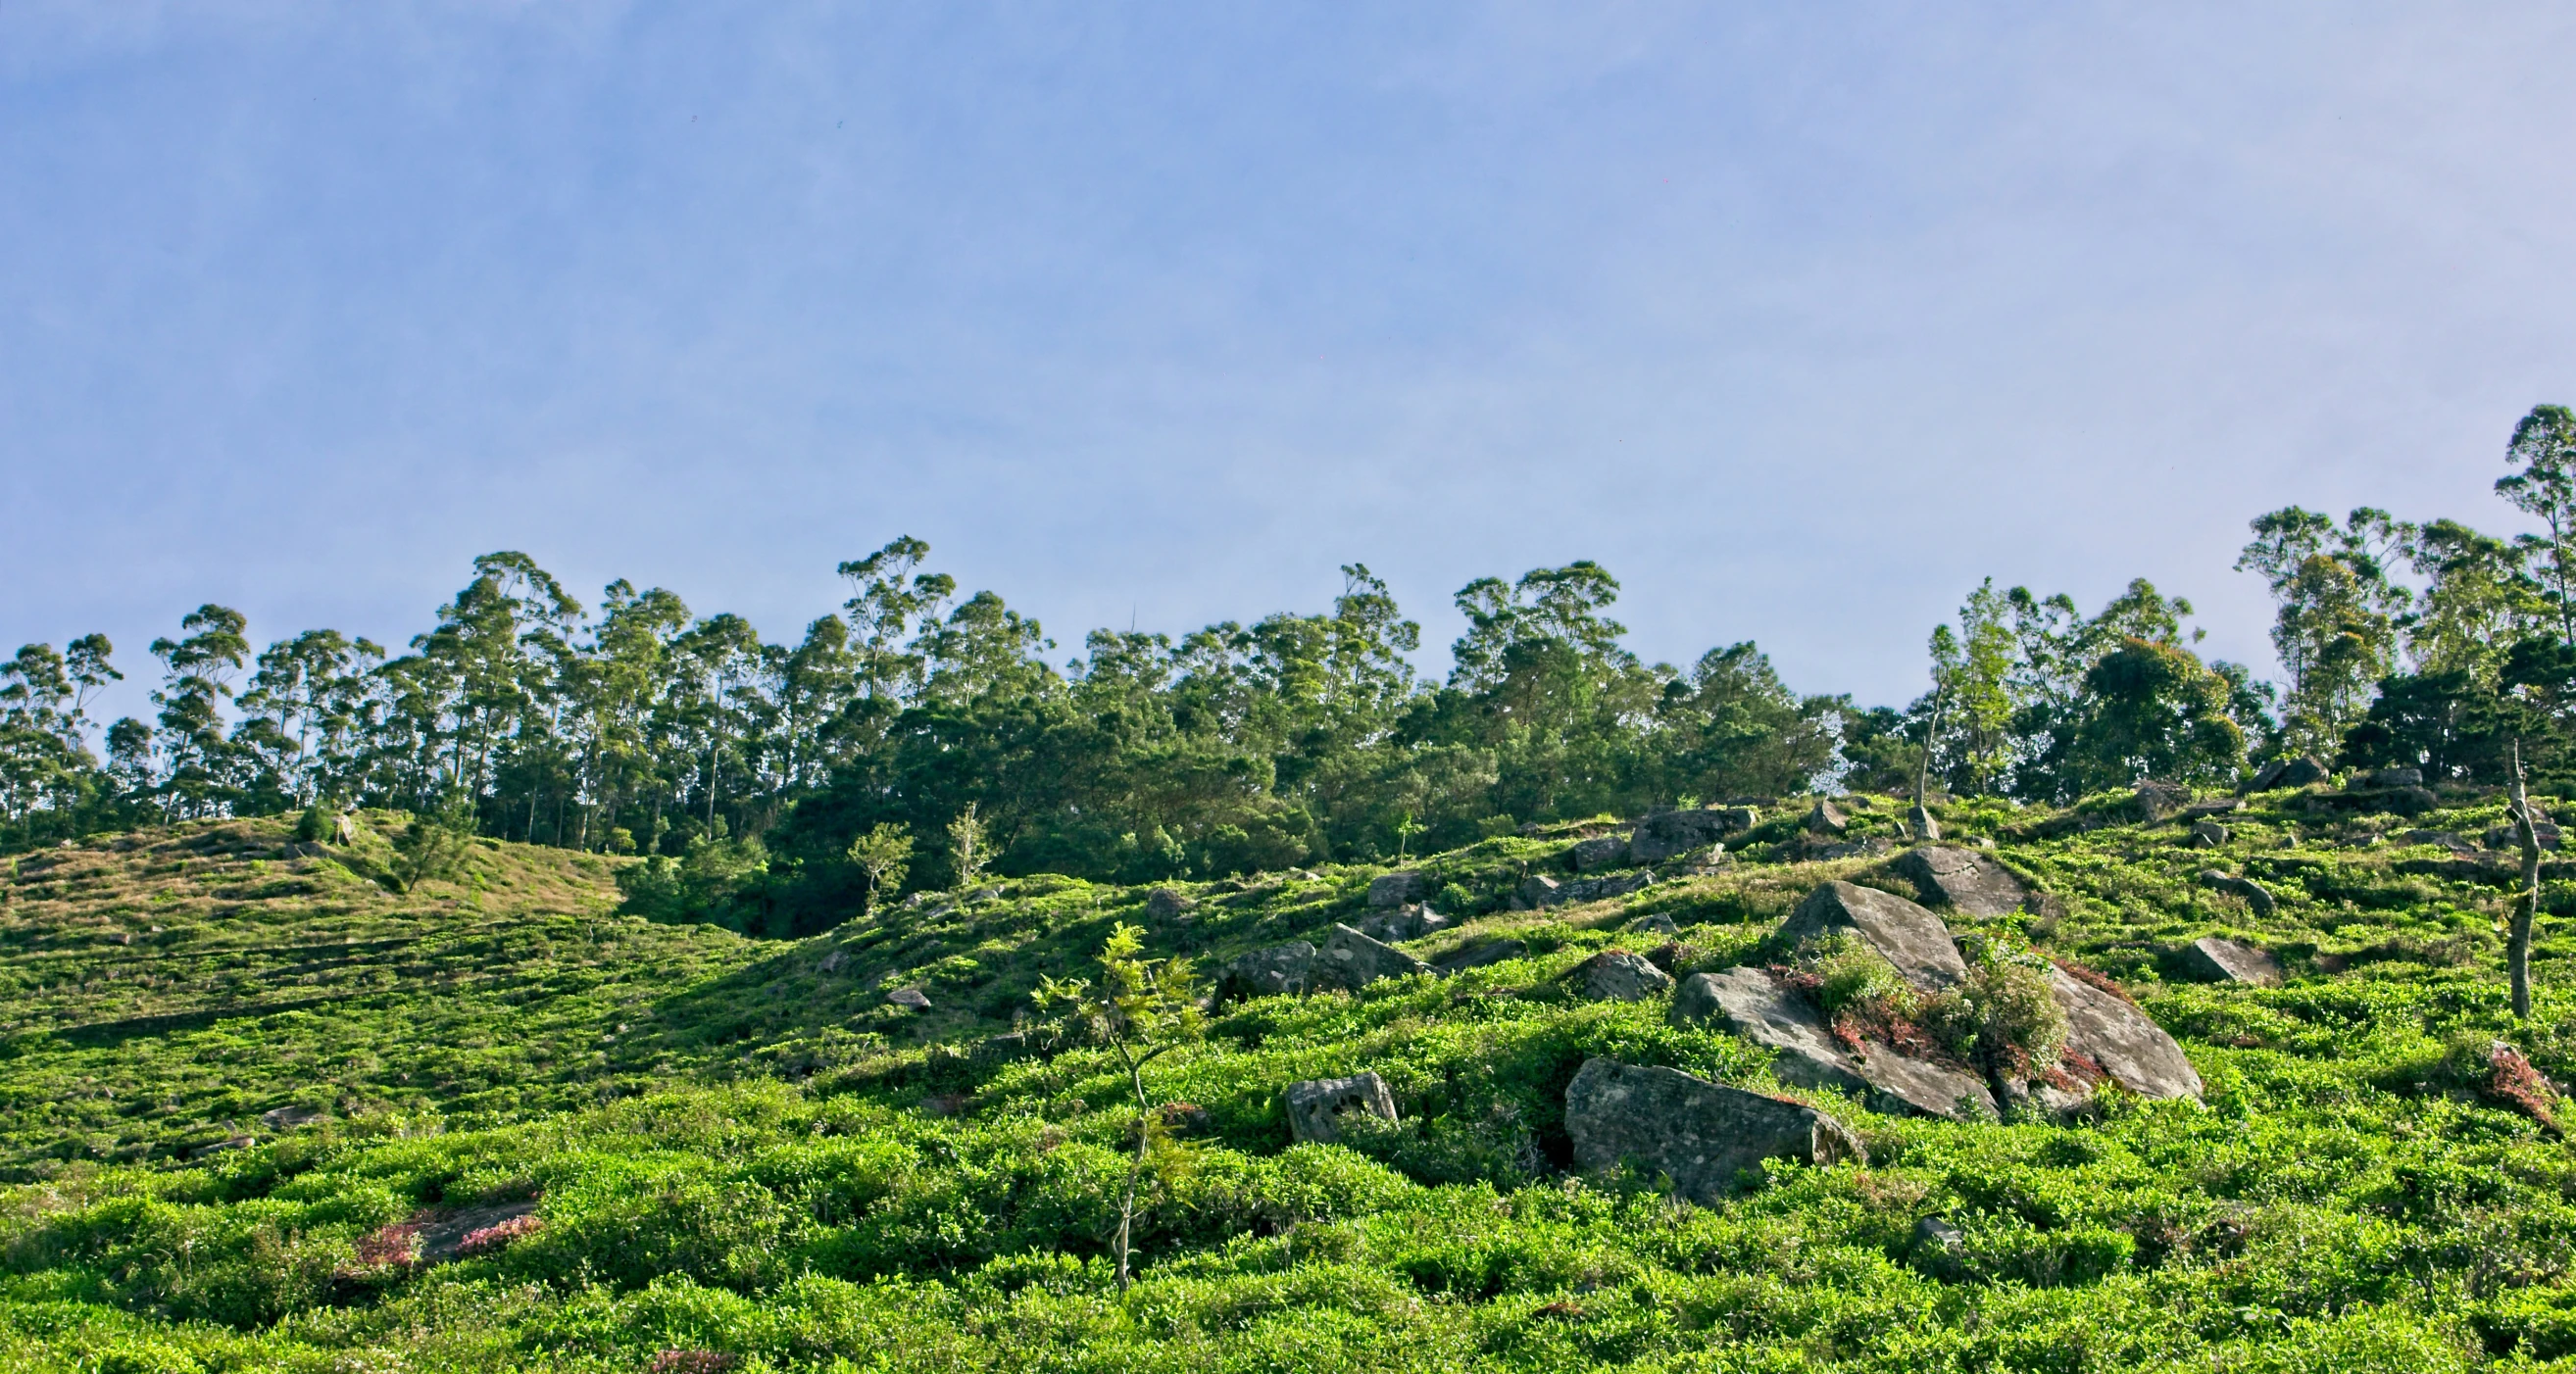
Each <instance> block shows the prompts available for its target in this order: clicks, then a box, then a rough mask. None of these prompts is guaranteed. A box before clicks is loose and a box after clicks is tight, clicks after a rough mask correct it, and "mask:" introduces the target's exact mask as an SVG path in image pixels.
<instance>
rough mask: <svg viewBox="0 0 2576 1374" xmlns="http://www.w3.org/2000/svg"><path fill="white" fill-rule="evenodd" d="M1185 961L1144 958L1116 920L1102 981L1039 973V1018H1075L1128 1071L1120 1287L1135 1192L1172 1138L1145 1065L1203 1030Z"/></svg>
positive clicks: (1140, 935) (1127, 928)
mask: <svg viewBox="0 0 2576 1374" xmlns="http://www.w3.org/2000/svg"><path fill="white" fill-rule="evenodd" d="M1190 977H1191V975H1190V965H1189V961H1188V960H1187V959H1177V958H1176V959H1148V958H1146V957H1145V932H1144V931H1143V930H1142V929H1140V928H1138V927H1136V926H1131V925H1128V924H1126V923H1125V922H1123V921H1122V922H1120V923H1119V924H1118V925H1117V926H1116V927H1115V928H1114V929H1112V930H1111V931H1110V933H1109V940H1108V942H1107V943H1106V944H1105V945H1103V946H1102V947H1101V951H1100V982H1099V983H1098V984H1097V985H1096V986H1095V985H1094V984H1093V983H1091V982H1090V981H1089V980H1088V979H1082V978H1072V979H1066V980H1064V981H1061V982H1059V981H1057V980H1055V979H1053V978H1043V979H1041V980H1040V982H1039V984H1038V990H1037V993H1036V996H1035V999H1034V1000H1035V1001H1036V1002H1037V1005H1038V1010H1039V1011H1040V1012H1041V1013H1042V1014H1045V1015H1051V1016H1057V1017H1061V1018H1062V1019H1064V1020H1066V1021H1070V1022H1076V1023H1079V1024H1080V1025H1081V1026H1083V1027H1084V1028H1085V1029H1086V1030H1088V1031H1089V1032H1090V1034H1091V1037H1092V1038H1093V1039H1094V1040H1097V1041H1099V1042H1100V1043H1102V1044H1104V1045H1106V1046H1108V1047H1109V1051H1110V1053H1111V1054H1113V1055H1115V1056H1116V1057H1117V1060H1118V1063H1119V1066H1120V1067H1121V1068H1123V1069H1125V1070H1126V1071H1127V1083H1128V1087H1129V1088H1130V1089H1131V1090H1132V1091H1133V1092H1134V1094H1135V1097H1136V1148H1135V1153H1134V1154H1133V1155H1132V1156H1131V1157H1130V1158H1129V1160H1128V1164H1127V1184H1126V1187H1124V1188H1123V1189H1121V1190H1120V1192H1119V1195H1118V1234H1117V1237H1116V1238H1115V1240H1114V1241H1113V1242H1112V1245H1111V1249H1112V1252H1113V1253H1114V1254H1115V1255H1116V1256H1117V1260H1118V1291H1120V1292H1122V1293H1123V1292H1125V1291H1127V1284H1128V1246H1129V1240H1130V1238H1131V1236H1132V1235H1133V1234H1134V1230H1135V1223H1136V1190H1137V1188H1138V1186H1139V1185H1140V1184H1141V1183H1142V1182H1143V1180H1144V1178H1145V1173H1146V1166H1147V1164H1148V1163H1149V1162H1150V1161H1151V1159H1152V1157H1153V1154H1154V1152H1155V1151H1156V1150H1157V1149H1163V1150H1169V1149H1170V1148H1171V1140H1170V1137H1169V1135H1168V1134H1167V1133H1166V1131H1165V1127H1164V1125H1163V1121H1162V1116H1161V1114H1160V1113H1159V1112H1158V1111H1156V1109H1155V1103H1154V1100H1153V1098H1152V1096H1151V1095H1149V1094H1148V1093H1147V1092H1146V1091H1145V1066H1146V1065H1148V1064H1151V1063H1153V1062H1154V1061H1155V1060H1157V1059H1159V1058H1161V1057H1163V1056H1164V1055H1165V1054H1168V1053H1170V1052H1171V1051H1173V1050H1175V1049H1178V1048H1180V1047H1181V1046H1183V1045H1186V1044H1188V1043H1190V1042H1192V1041H1194V1040H1197V1039H1198V1038H1199V1037H1200V1036H1201V1035H1203V1034H1205V1032H1206V1024H1207V1023H1206V1018H1205V1017H1203V1016H1202V1015H1201V1014H1200V1012H1199V1006H1198V1002H1197V999H1196V998H1195V997H1194V996H1193V995H1192V992H1191V987H1190Z"/></svg>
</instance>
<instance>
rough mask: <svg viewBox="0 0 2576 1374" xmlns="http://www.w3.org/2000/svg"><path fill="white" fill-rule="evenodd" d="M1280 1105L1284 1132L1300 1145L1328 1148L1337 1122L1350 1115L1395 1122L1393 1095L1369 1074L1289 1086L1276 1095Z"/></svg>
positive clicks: (1336, 1132)
mask: <svg viewBox="0 0 2576 1374" xmlns="http://www.w3.org/2000/svg"><path fill="white" fill-rule="evenodd" d="M1280 1103H1281V1105H1282V1106H1284V1107H1285V1108H1286V1109H1287V1112H1288V1133H1289V1134H1290V1135H1292V1136H1294V1137H1296V1138H1297V1140H1298V1141H1299V1142H1301V1143H1310V1144H1319V1145H1329V1144H1331V1143H1332V1142H1334V1141H1336V1140H1339V1139H1340V1138H1341V1131H1340V1129H1339V1127H1338V1125H1337V1123H1338V1122H1339V1121H1340V1120H1341V1118H1343V1117H1344V1116H1347V1115H1349V1114H1351V1113H1353V1112H1359V1113H1364V1114H1366V1115H1369V1116H1374V1117H1380V1118H1383V1119H1385V1120H1388V1121H1393V1120H1395V1095H1394V1094H1393V1093H1390V1092H1388V1091H1387V1090H1386V1080H1385V1079H1383V1078H1380V1077H1378V1076H1377V1075H1376V1074H1373V1073H1362V1074H1353V1075H1351V1076H1350V1077H1348V1078H1315V1079H1309V1080H1307V1081H1305V1082H1303V1083H1291V1084H1289V1085H1288V1090H1287V1091H1286V1092H1284V1093H1282V1094H1280Z"/></svg>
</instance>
